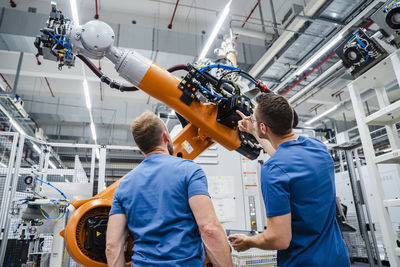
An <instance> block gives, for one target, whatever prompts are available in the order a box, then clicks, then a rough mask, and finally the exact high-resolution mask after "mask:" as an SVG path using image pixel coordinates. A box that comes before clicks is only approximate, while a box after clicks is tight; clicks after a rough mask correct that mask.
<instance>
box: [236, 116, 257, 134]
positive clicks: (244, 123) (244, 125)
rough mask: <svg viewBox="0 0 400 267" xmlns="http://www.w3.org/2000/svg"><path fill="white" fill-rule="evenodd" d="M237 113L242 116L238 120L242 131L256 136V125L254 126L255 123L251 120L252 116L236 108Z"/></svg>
mask: <svg viewBox="0 0 400 267" xmlns="http://www.w3.org/2000/svg"><path fill="white" fill-rule="evenodd" d="M236 113H237V114H239V116H240V117H241V118H242V119H241V120H240V121H239V122H238V126H239V130H240V131H241V132H246V133H249V134H251V135H253V136H256V135H257V131H256V127H255V126H254V123H253V122H252V121H251V119H250V117H249V116H246V115H244V114H243V113H242V112H240V111H239V110H236Z"/></svg>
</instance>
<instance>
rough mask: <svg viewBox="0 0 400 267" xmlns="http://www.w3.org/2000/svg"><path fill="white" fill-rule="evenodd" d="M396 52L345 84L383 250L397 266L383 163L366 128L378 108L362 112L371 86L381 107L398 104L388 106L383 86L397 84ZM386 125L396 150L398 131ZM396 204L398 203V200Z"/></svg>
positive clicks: (399, 260) (398, 64) (398, 65)
mask: <svg viewBox="0 0 400 267" xmlns="http://www.w3.org/2000/svg"><path fill="white" fill-rule="evenodd" d="M399 54H400V50H397V51H396V52H394V53H393V54H391V55H390V56H388V57H387V58H386V59H384V60H382V61H381V62H380V63H378V64H377V65H376V66H375V67H373V68H372V69H370V70H369V71H367V72H366V73H365V74H364V75H362V76H361V77H359V78H357V79H356V80H354V81H353V82H351V83H350V84H348V85H347V87H348V89H349V93H350V98H351V102H352V105H353V109H354V114H355V118H356V121H357V126H358V129H359V133H360V139H361V143H362V146H363V150H364V155H365V159H366V161H367V168H368V173H369V174H370V176H371V181H372V185H373V187H374V188H375V204H376V210H377V213H378V217H379V224H380V227H381V229H382V235H383V240H384V244H385V247H386V252H387V255H388V258H389V262H390V265H391V266H400V248H398V247H397V244H396V237H395V232H394V230H393V226H392V221H391V218H390V214H389V210H388V207H389V206H390V205H387V204H386V202H387V201H388V200H385V195H384V191H383V185H382V178H381V176H380V174H379V171H378V163H384V162H383V161H379V160H378V159H377V157H376V156H375V150H374V147H373V144H372V139H371V135H370V131H369V128H368V124H372V125H373V124H374V121H373V120H372V119H371V118H375V117H376V116H377V115H379V113H378V112H379V111H377V113H374V114H373V116H374V117H371V116H368V117H367V116H366V115H365V111H364V107H363V103H362V100H361V92H362V91H363V90H364V89H370V88H371V87H372V88H378V89H377V90H376V93H377V98H378V102H379V106H380V108H381V109H382V108H383V107H385V109H390V108H391V107H394V106H393V105H397V104H398V102H395V103H394V104H391V105H389V100H388V98H387V94H386V91H385V89H384V88H385V86H387V85H388V84H389V83H390V82H392V81H393V80H394V81H396V80H397V83H398V84H399V85H400V59H399ZM394 111H396V109H394ZM382 115H384V114H382ZM367 123H368V124H367ZM375 123H376V122H375ZM385 124H386V125H385V127H386V130H387V132H388V137H389V141H390V145H391V146H392V149H393V150H394V149H399V147H398V144H400V141H399V140H398V136H397V131H396V132H394V131H393V129H395V127H394V125H393V122H392V121H390V122H388V123H385ZM389 133H390V134H389ZM390 156H391V158H396V154H395V153H392V154H391V155H389V157H390ZM398 157H399V156H398V155H397V158H398ZM389 202H390V200H389ZM396 203H397V205H399V206H400V201H398V202H396Z"/></svg>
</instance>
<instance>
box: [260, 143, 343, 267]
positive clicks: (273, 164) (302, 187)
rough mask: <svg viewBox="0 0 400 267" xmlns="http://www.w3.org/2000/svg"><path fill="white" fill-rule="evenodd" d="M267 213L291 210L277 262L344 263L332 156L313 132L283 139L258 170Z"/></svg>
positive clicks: (336, 266)
mask: <svg viewBox="0 0 400 267" xmlns="http://www.w3.org/2000/svg"><path fill="white" fill-rule="evenodd" d="M261 187H262V193H263V197H264V201H265V207H266V211H267V217H273V216H280V215H284V214H288V213H291V217H292V241H291V242H290V245H289V248H288V249H286V250H281V251H278V266H299V267H300V266H301V267H303V266H304V267H306V266H307V267H314V266H315V267H319V266H323V267H348V266H350V261H349V256H348V253H347V249H346V246H345V244H344V242H343V239H342V236H341V233H340V230H339V226H338V223H337V221H336V217H335V210H336V190H335V178H334V167H333V160H332V157H331V156H330V154H329V153H328V150H327V148H326V146H325V145H324V144H323V143H322V142H321V141H319V140H318V139H316V138H306V137H303V136H299V138H298V139H297V140H294V141H289V142H285V143H283V144H281V145H280V146H279V147H278V149H277V150H276V151H275V153H274V154H273V155H272V157H271V158H270V159H269V160H268V161H267V162H266V163H265V164H264V165H263V167H262V170H261Z"/></svg>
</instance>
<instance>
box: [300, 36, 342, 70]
mask: <svg viewBox="0 0 400 267" xmlns="http://www.w3.org/2000/svg"><path fill="white" fill-rule="evenodd" d="M342 38H343V35H342V34H339V35H337V36H336V37H335V38H334V39H332V40H331V41H330V42H329V43H327V44H325V45H324V47H323V48H322V49H321V50H319V51H318V53H316V54H315V55H314V56H313V57H312V58H310V59H309V60H308V61H307V63H306V64H304V65H303V66H302V67H301V68H299V69H298V70H297V71H296V72H295V74H296V75H297V76H298V75H300V74H302V73H303V72H304V71H306V70H307V69H308V68H309V67H310V66H311V65H312V64H314V63H315V61H317V60H318V59H319V58H321V57H322V56H323V55H324V54H325V53H326V52H328V51H329V50H330V49H331V48H332V47H333V46H334V45H335V44H337V43H338V42H339V41H340V40H342Z"/></svg>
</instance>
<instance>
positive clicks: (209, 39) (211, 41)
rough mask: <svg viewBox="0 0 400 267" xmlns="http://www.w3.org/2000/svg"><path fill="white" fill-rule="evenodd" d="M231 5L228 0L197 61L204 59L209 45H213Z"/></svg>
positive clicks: (230, 1)
mask: <svg viewBox="0 0 400 267" xmlns="http://www.w3.org/2000/svg"><path fill="white" fill-rule="evenodd" d="M231 3H232V0H229V2H228V4H227V5H226V6H225V8H224V10H223V11H222V13H221V15H220V16H219V18H218V21H217V24H216V25H215V27H214V29H213V31H212V32H211V35H210V37H208V40H207V42H206V44H205V46H204V48H203V50H202V51H201V53H200V56H199V59H203V58H205V57H206V55H207V52H208V50H209V49H210V47H211V45H212V44H213V42H214V40H215V37H217V34H218V32H219V30H220V29H221V27H222V24H223V23H224V21H225V19H226V17H227V16H228V14H229V10H230V8H231Z"/></svg>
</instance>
